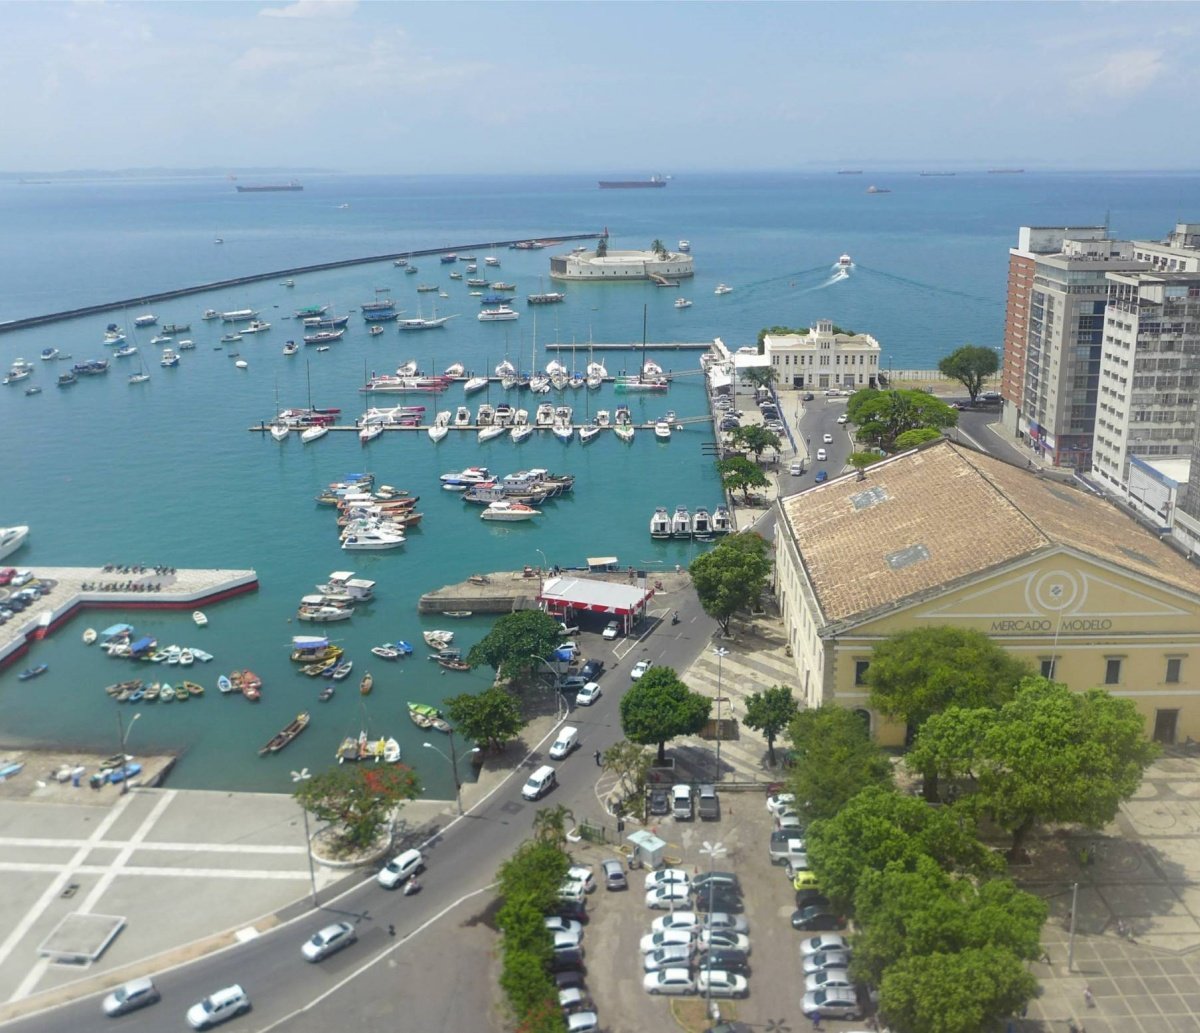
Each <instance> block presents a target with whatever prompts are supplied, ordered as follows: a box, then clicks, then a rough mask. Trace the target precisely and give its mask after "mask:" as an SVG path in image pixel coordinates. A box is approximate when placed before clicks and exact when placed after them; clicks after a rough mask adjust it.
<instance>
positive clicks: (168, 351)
mask: <svg viewBox="0 0 1200 1033" xmlns="http://www.w3.org/2000/svg"><path fill="white" fill-rule="evenodd" d="M158 364H159V365H160V366H178V365H179V355H178V354H177V353H176V352H175V350H174V349H173V348H164V349H163V353H162V358H161V359H159V360H158Z"/></svg>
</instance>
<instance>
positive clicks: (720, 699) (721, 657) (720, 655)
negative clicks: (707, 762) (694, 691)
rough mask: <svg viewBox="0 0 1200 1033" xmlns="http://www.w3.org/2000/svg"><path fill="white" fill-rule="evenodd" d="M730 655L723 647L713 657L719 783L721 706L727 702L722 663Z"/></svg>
mask: <svg viewBox="0 0 1200 1033" xmlns="http://www.w3.org/2000/svg"><path fill="white" fill-rule="evenodd" d="M728 655H729V650H728V649H725V648H724V647H722V646H717V648H716V649H714V650H713V656H715V657H716V658H717V698H716V704H717V777H716V781H717V782H720V781H721V704H722V703H724V702H725V697H724V696H722V695H721V661H722V660H724V659H725V657H727V656H728Z"/></svg>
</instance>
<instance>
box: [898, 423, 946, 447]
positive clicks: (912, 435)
mask: <svg viewBox="0 0 1200 1033" xmlns="http://www.w3.org/2000/svg"><path fill="white" fill-rule="evenodd" d="M941 437H942V432H941V431H940V430H937V429H935V428H934V427H917V428H916V429H915V430H906V431H905V432H904V433H903V434H897V435H896V441H895V447H896V450H897V451H902V450H904V449H909V448H916V447H917V446H918V445H923V444H925V442H926V441H937V440H938V439H939V438H941Z"/></svg>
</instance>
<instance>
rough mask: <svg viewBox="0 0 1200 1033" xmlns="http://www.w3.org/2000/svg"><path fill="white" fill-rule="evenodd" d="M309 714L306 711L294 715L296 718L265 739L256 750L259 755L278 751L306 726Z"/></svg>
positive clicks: (262, 755)
mask: <svg viewBox="0 0 1200 1033" xmlns="http://www.w3.org/2000/svg"><path fill="white" fill-rule="evenodd" d="M308 722H309V716H308V711H307V710H306V711H304V712H303V713H301V714H297V715H296V719H295V720H294V721H291V722H289V723H288V725H287V726H286V727H285V728H284V729H283V730H282V731H279V732H276V733H275V735H273V736H271V738H270V739H268V740H267V742H266V744H265V745H264V746H263V747H262V748H261V749H260V750H259V751H258V755H259V756H260V757H265V756H266V755H267V754H268V753H278V752H279V751H280V750H282V749H283V748H284V747H285V746H286V745H287V744H288V743H290V742H291V741H292V740H293V739H294V738H296V736H297V735H299V734H300V733H301V732H303V731H304V729H306V728H307V727H308Z"/></svg>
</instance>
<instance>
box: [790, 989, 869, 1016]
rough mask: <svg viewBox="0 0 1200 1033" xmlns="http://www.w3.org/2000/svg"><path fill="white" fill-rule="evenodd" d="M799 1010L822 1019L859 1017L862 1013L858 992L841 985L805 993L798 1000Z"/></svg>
mask: <svg viewBox="0 0 1200 1033" xmlns="http://www.w3.org/2000/svg"><path fill="white" fill-rule="evenodd" d="M800 1010H801V1011H802V1012H803V1013H804V1014H805V1015H819V1016H821V1018H823V1019H861V1018H862V1015H863V1009H862V1005H860V1004H859V1003H858V994H857V993H855V992H854V991H853V990H847V989H844V988H841V987H837V988H835V987H830V988H829V989H828V990H814V991H813V992H812V993H806V994H805V995H804V997H803V998H802V999H801V1001H800Z"/></svg>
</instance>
